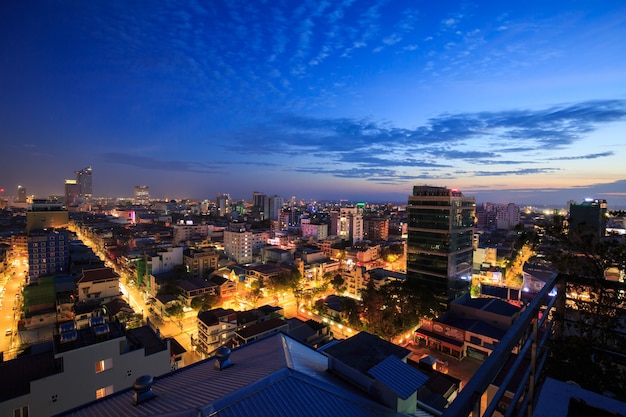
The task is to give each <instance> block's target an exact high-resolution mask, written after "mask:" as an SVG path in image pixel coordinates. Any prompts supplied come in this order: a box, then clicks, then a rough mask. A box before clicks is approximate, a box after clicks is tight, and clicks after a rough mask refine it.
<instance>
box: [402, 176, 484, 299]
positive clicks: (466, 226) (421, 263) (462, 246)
mask: <svg viewBox="0 0 626 417" xmlns="http://www.w3.org/2000/svg"><path fill="white" fill-rule="evenodd" d="M475 208H476V202H475V199H474V197H465V196H464V195H463V194H462V193H461V192H459V191H457V190H451V189H448V188H445V187H433V186H415V187H414V188H413V195H411V196H409V198H408V206H407V211H408V239H407V279H408V280H409V281H410V282H412V283H413V284H416V285H417V286H419V287H422V288H428V289H430V290H432V291H434V292H435V294H437V295H438V296H440V297H445V298H447V299H454V298H456V296H458V295H460V294H462V293H463V292H465V291H467V289H468V287H469V284H470V283H471V276H472V255H473V246H472V237H473V233H474V213H475Z"/></svg>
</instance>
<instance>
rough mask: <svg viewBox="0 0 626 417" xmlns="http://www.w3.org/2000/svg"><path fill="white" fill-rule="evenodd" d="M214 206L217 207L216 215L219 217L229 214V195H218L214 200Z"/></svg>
mask: <svg viewBox="0 0 626 417" xmlns="http://www.w3.org/2000/svg"><path fill="white" fill-rule="evenodd" d="M215 204H216V205H217V214H218V215H219V216H226V215H227V214H228V213H230V195H228V194H219V193H218V194H217V196H216V198H215Z"/></svg>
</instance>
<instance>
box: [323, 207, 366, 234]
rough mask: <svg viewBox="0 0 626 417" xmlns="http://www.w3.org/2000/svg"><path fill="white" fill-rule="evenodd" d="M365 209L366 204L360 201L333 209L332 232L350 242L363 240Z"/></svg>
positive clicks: (331, 216)
mask: <svg viewBox="0 0 626 417" xmlns="http://www.w3.org/2000/svg"><path fill="white" fill-rule="evenodd" d="M363 209H364V204H362V203H359V204H357V205H356V206H353V207H341V208H340V209H339V210H333V211H331V212H330V234H331V235H334V236H338V237H340V238H342V239H343V240H346V241H348V242H350V243H354V242H358V241H360V240H363Z"/></svg>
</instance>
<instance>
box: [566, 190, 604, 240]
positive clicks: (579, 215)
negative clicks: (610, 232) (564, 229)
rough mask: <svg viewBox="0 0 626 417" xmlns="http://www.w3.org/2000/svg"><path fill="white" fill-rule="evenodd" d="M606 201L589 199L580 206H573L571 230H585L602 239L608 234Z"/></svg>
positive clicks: (570, 210)
mask: <svg viewBox="0 0 626 417" xmlns="http://www.w3.org/2000/svg"><path fill="white" fill-rule="evenodd" d="M607 211H608V207H607V203H606V200H597V199H595V200H594V199H587V200H585V201H583V202H582V203H580V204H571V205H570V208H569V219H568V221H569V230H570V233H571V232H572V231H573V230H579V231H581V229H585V230H587V231H589V232H592V233H593V234H595V236H596V238H598V239H599V238H601V237H603V236H604V235H605V232H606V222H607Z"/></svg>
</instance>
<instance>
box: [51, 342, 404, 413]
mask: <svg viewBox="0 0 626 417" xmlns="http://www.w3.org/2000/svg"><path fill="white" fill-rule="evenodd" d="M230 360H231V361H232V363H233V364H232V366H229V367H226V368H223V369H221V370H219V369H216V367H215V359H214V358H209V359H206V360H203V361H201V362H197V363H195V364H193V365H190V366H187V367H184V368H181V369H179V370H177V371H174V372H172V373H170V374H167V375H165V376H162V377H158V378H156V379H155V382H154V385H153V386H152V392H153V393H154V394H155V395H154V397H153V398H152V399H150V400H149V401H146V402H144V403H140V404H138V405H136V406H135V405H133V393H134V392H133V390H132V389H128V390H125V391H122V392H120V393H118V394H115V395H111V396H109V397H106V398H104V399H102V400H98V401H94V402H92V403H89V404H86V405H85V406H83V407H79V408H77V409H75V410H72V411H70V412H68V413H65V414H63V415H67V416H90V417H100V416H120V415H123V416H128V417H134V416H169V417H174V416H181V417H182V416H208V415H211V416H242V415H267V416H273V417H280V416H289V417H291V416H295V415H297V416H320V415H350V416H372V417H374V416H401V415H402V414H398V413H396V412H394V411H392V410H390V409H388V408H386V407H383V406H382V405H380V404H378V403H375V402H373V401H371V400H370V399H369V398H367V397H366V396H365V395H364V394H361V393H359V392H357V391H353V390H351V389H349V388H348V387H347V386H346V385H345V383H344V382H343V381H342V380H339V379H336V377H334V376H332V375H331V374H329V373H328V372H326V370H327V368H328V362H327V361H328V359H327V358H326V357H325V356H324V355H323V354H321V353H319V352H317V351H315V350H313V349H311V348H309V347H307V346H306V345H304V344H302V343H300V342H298V341H296V340H295V339H293V338H291V337H289V336H287V335H285V334H282V333H277V334H275V335H272V336H270V337H267V338H264V339H261V340H259V341H257V342H253V343H250V344H247V345H244V346H242V347H240V348H237V349H234V350H233V351H232V353H231V354H230Z"/></svg>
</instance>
